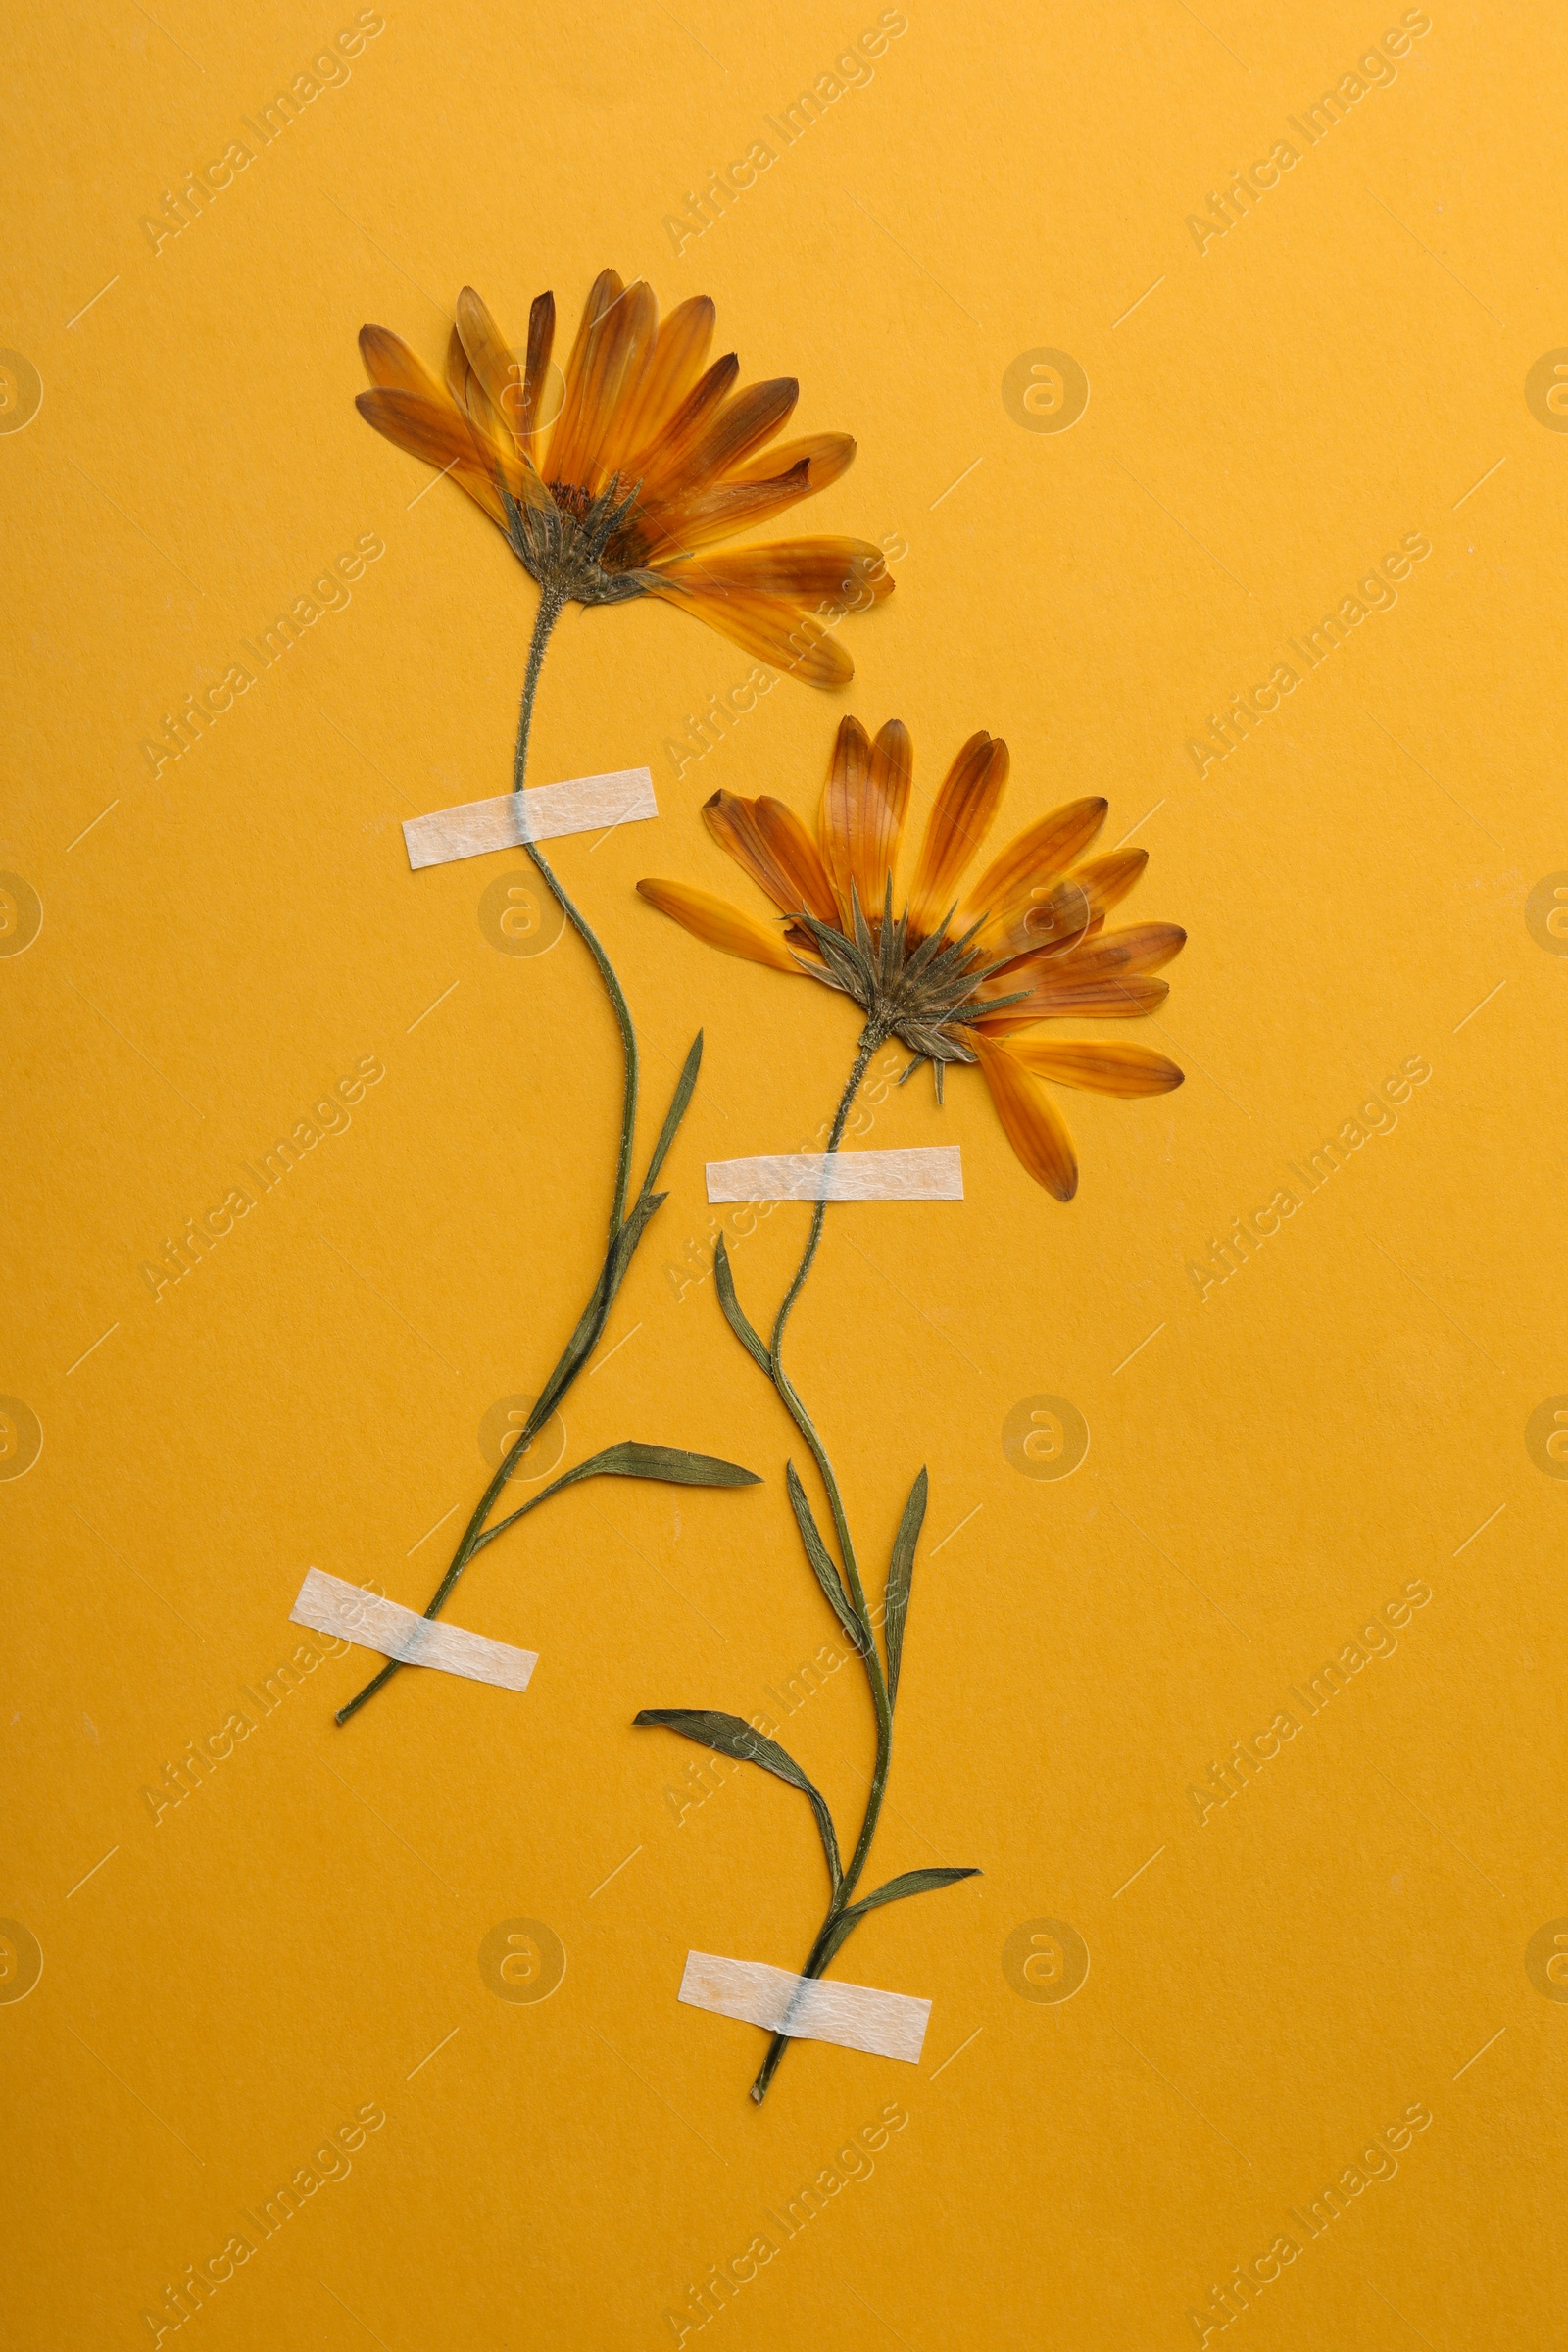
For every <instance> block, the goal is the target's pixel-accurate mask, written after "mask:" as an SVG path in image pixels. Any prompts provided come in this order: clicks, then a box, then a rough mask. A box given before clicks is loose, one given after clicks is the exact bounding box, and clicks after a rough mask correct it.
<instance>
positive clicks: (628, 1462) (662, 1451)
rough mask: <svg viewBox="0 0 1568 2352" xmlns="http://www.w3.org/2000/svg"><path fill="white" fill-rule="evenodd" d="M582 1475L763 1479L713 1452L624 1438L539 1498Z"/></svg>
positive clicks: (693, 1482)
mask: <svg viewBox="0 0 1568 2352" xmlns="http://www.w3.org/2000/svg"><path fill="white" fill-rule="evenodd" d="M580 1478H655V1479H660V1480H662V1481H663V1483H664V1484H665V1485H667V1486H672V1487H760V1485H761V1483H762V1482H761V1479H760V1477H759V1476H758V1474H757V1472H756V1471H755V1470H743V1469H742V1468H741V1466H740V1464H739V1463H738V1462H721V1461H719V1460H718V1459H717V1457H716V1456H715V1455H713V1454H711V1453H684V1452H682V1450H681V1449H680V1447H679V1446H640V1445H638V1443H637V1442H636V1440H635V1439H632V1438H627V1439H623V1440H622V1442H621V1444H620V1445H618V1446H606V1448H605V1450H604V1452H603V1453H596V1454H592V1455H590V1457H589V1458H588V1460H587V1461H586V1462H579V1463H578V1464H577V1467H576V1469H575V1470H568V1471H567V1472H566V1474H565V1476H564V1478H558V1479H556V1480H555V1481H554V1482H553V1483H552V1484H551V1485H550V1486H548V1487H546V1488H545V1489H544V1491H543V1493H542V1494H541V1495H539V1497H538V1499H539V1501H540V1502H543V1500H544V1498H545V1495H559V1494H560V1492H561V1490H562V1488H563V1487H571V1486H575V1485H576V1483H577V1481H578V1479H580Z"/></svg>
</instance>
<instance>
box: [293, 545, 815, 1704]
mask: <svg viewBox="0 0 1568 2352" xmlns="http://www.w3.org/2000/svg"><path fill="white" fill-rule="evenodd" d="M565 601H566V600H565V599H564V597H563V596H560V595H557V594H555V593H554V592H552V591H549V590H543V591H541V593H540V598H539V611H538V613H537V615H536V617H535V620H534V625H533V636H532V638H531V640H530V641H529V646H528V662H527V667H526V669H525V670H524V672H523V681H522V706H521V709H520V711H519V712H518V715H517V745H516V751H515V755H514V759H513V769H512V780H513V790H514V791H515V792H517V793H520V792H521V791H522V788H523V782H524V778H525V775H526V772H527V766H528V736H529V732H530V730H531V728H532V724H533V705H534V697H535V695H536V694H537V692H538V688H539V672H540V670H541V668H542V667H543V665H544V658H545V648H546V646H547V645H548V644H549V642H550V632H551V630H552V629H553V628H554V627H555V625H556V622H557V621H558V620H559V619H560V618H561V613H562V609H563V607H564V603H565ZM523 847H524V849H525V850H526V851H527V853H528V855H529V857H530V858H532V859H533V862H534V864H535V865H536V866H537V868H538V870H539V873H540V875H541V877H542V879H543V881H544V883H545V885H546V887H547V889H548V890H549V891H550V893H551V895H552V896H553V897H554V899H555V900H556V903H557V905H558V906H559V907H561V910H562V912H563V913H564V915H565V917H566V920H567V921H568V922H569V923H570V924H571V927H572V929H573V930H574V931H575V932H576V934H577V936H578V938H579V939H580V940H581V941H582V943H583V945H584V947H586V949H587V950H588V953H589V955H590V956H592V957H593V959H594V962H595V963H596V965H597V966H598V968H599V976H600V978H601V979H602V980H603V982H604V984H605V993H606V995H607V996H608V997H609V999H610V1002H611V1005H612V1007H613V1011H614V1015H615V1020H616V1023H617V1025H618V1027H619V1029H620V1043H621V1054H622V1058H623V1063H624V1070H625V1084H624V1088H623V1091H622V1097H621V1114H620V1150H619V1153H618V1155H617V1158H616V1164H615V1192H614V1200H613V1204H612V1207H611V1211H610V1248H609V1250H608V1252H607V1254H606V1257H605V1262H604V1265H603V1267H602V1268H601V1270H600V1274H599V1279H598V1281H597V1283H596V1284H595V1285H594V1289H593V1293H592V1295H591V1297H590V1299H589V1300H588V1304H587V1306H586V1307H585V1308H584V1309H583V1313H582V1317H581V1320H580V1321H579V1323H578V1325H577V1329H576V1332H575V1333H574V1334H573V1337H572V1339H571V1341H570V1342H569V1343H568V1344H567V1347H566V1350H565V1353H564V1355H563V1356H562V1358H561V1361H560V1363H559V1364H558V1365H557V1366H556V1369H555V1371H554V1373H553V1374H552V1375H551V1377H550V1379H549V1381H548V1382H547V1383H546V1384H545V1387H544V1388H543V1389H542V1390H541V1392H540V1394H539V1396H538V1397H537V1398H536V1399H535V1402H534V1405H533V1408H532V1410H531V1411H530V1413H529V1415H528V1418H527V1420H526V1421H525V1422H524V1424H523V1426H522V1428H521V1430H520V1431H519V1432H518V1434H517V1438H516V1440H515V1444H514V1446H512V1448H511V1450H510V1451H509V1452H507V1453H506V1454H504V1455H503V1457H502V1461H501V1467H500V1469H499V1470H498V1471H497V1472H496V1474H495V1476H494V1478H493V1479H492V1480H491V1481H490V1484H489V1486H488V1487H486V1489H485V1491H484V1494H483V1495H481V1497H480V1499H479V1504H478V1507H477V1509H476V1510H475V1511H474V1513H473V1516H472V1518H471V1519H470V1520H469V1521H468V1524H467V1526H466V1528H465V1529H464V1532H463V1537H462V1540H461V1542H460V1543H459V1544H458V1548H457V1550H456V1551H455V1552H454V1553H453V1555H452V1561H451V1565H450V1566H449V1567H448V1569H447V1572H446V1574H445V1576H444V1577H443V1578H442V1579H441V1582H440V1584H439V1586H438V1587H437V1589H436V1593H435V1596H434V1598H433V1599H432V1600H431V1602H430V1605H429V1607H428V1608H427V1609H426V1610H425V1612H424V1614H425V1616H426V1617H436V1616H439V1614H440V1612H441V1610H442V1609H443V1608H444V1607H445V1605H446V1602H447V1599H448V1597H449V1595H450V1594H451V1592H452V1588H453V1586H454V1585H455V1584H456V1583H457V1581H458V1579H459V1577H460V1576H461V1575H462V1574H463V1571H464V1570H465V1568H466V1566H467V1565H468V1562H469V1561H470V1560H471V1559H472V1558H473V1556H474V1554H475V1552H477V1551H481V1550H482V1549H483V1548H484V1546H485V1544H488V1543H490V1542H491V1541H492V1539H493V1538H494V1537H496V1536H498V1535H499V1534H500V1533H501V1532H502V1528H503V1527H511V1526H513V1525H515V1522H516V1521H517V1520H518V1519H525V1518H526V1517H527V1515H528V1513H529V1512H530V1511H531V1510H532V1509H533V1507H534V1503H533V1502H527V1503H524V1504H523V1505H522V1506H521V1508H520V1509H519V1510H515V1511H514V1512H513V1513H512V1514H511V1516H510V1517H509V1518H507V1519H505V1520H503V1521H502V1523H501V1526H499V1527H493V1528H490V1529H488V1530H487V1529H486V1527H485V1521H486V1519H487V1518H488V1517H489V1515H490V1512H491V1510H492V1509H493V1508H494V1505H495V1501H496V1497H497V1495H499V1494H500V1493H501V1490H502V1488H503V1487H504V1486H505V1485H506V1483H507V1480H508V1478H509V1477H510V1476H511V1473H512V1469H513V1465H514V1463H515V1461H517V1460H519V1459H520V1458H521V1455H522V1453H523V1451H524V1449H525V1448H526V1447H527V1446H528V1445H529V1444H530V1443H531V1441H532V1440H533V1439H534V1438H535V1437H537V1435H538V1433H539V1431H540V1430H541V1429H542V1428H543V1427H544V1425H545V1423H546V1422H547V1421H548V1420H549V1418H550V1416H551V1414H552V1413H553V1412H554V1411H555V1409H556V1407H557V1405H558V1404H559V1403H560V1402H561V1399H562V1397H564V1395H565V1394H566V1391H567V1390H568V1389H569V1388H570V1386H571V1384H572V1382H573V1381H574V1380H575V1379H576V1377H577V1374H578V1373H579V1372H580V1371H581V1369H582V1367H583V1365H584V1364H585V1363H586V1362H587V1360H588V1357H589V1356H590V1355H591V1354H592V1352H593V1349H594V1348H595V1346H596V1345H597V1344H598V1340H599V1335H600V1332H601V1331H602V1330H603V1328H604V1322H605V1317H606V1315H608V1313H609V1311H610V1303H611V1299H613V1296H614V1293H615V1291H616V1290H617V1289H618V1288H619V1282H620V1279H621V1277H623V1276H624V1273H625V1269H626V1266H627V1264H628V1263H629V1262H630V1258H631V1253H632V1251H633V1250H635V1249H636V1247H637V1243H638V1241H639V1240H640V1239H641V1238H642V1233H643V1230H644V1226H645V1225H646V1222H647V1214H648V1213H651V1212H645V1211H644V1203H645V1202H646V1201H649V1200H650V1199H653V1198H654V1197H653V1196H651V1195H650V1194H649V1192H648V1188H647V1186H646V1185H645V1186H644V1188H643V1195H642V1198H641V1199H640V1200H639V1201H638V1203H637V1206H636V1208H634V1209H633V1211H632V1216H631V1218H630V1219H628V1218H627V1216H626V1197H627V1193H628V1191H629V1189H630V1185H631V1154H632V1142H633V1138H634V1135H635V1131H636V1125H637V1034H636V1031H635V1030H634V1029H633V1027H632V1019H631V1012H630V1009H629V1007H628V1005H627V1004H626V999H625V995H624V992H623V991H622V989H621V985H620V982H619V981H618V980H617V979H616V977H615V973H614V970H613V966H612V964H611V961H610V957H609V956H607V955H606V953H605V951H604V948H603V946H602V945H601V943H600V941H599V939H598V938H597V936H596V935H595V933H594V931H593V930H592V928H591V926H590V925H589V923H588V921H587V918H586V917H585V916H584V915H583V914H582V913H581V911H580V910H579V908H578V907H576V906H575V905H574V904H573V903H572V901H571V899H570V898H569V896H568V895H567V893H566V892H565V891H564V889H563V888H562V885H561V883H560V882H559V881H558V880H557V878H556V875H555V873H554V872H553V871H552V869H551V867H550V864H549V862H548V860H547V859H546V858H545V857H544V854H543V852H542V851H541V850H540V849H539V848H538V846H537V845H536V844H535V843H534V842H531V841H528V842H524V844H523ZM858 1083H859V1080H858V1078H857V1080H856V1084H857V1085H858ZM848 1107H849V1105H848V1102H846V1103H845V1109H846V1112H847V1111H848ZM840 1124H841V1127H842V1121H841V1122H840ZM657 1204H658V1203H657V1199H655V1200H654V1205H655V1206H657ZM639 1212H643V1213H642V1214H641V1215H639ZM818 1229H820V1227H818ZM812 1247H813V1249H814V1247H815V1243H814V1240H813V1243H812ZM607 1294H608V1296H607ZM544 1499H545V1497H544V1495H536V1496H535V1498H534V1501H535V1502H543V1501H544ZM402 1667H403V1660H402V1659H401V1658H391V1659H389V1660H388V1661H387V1663H386V1665H384V1666H383V1667H382V1668H381V1671H380V1673H379V1674H377V1675H374V1676H372V1678H371V1679H370V1681H369V1682H368V1683H367V1684H366V1686H365V1689H364V1690H363V1691H359V1692H358V1693H357V1695H356V1696H355V1697H353V1698H351V1699H350V1700H349V1702H348V1705H347V1706H346V1707H340V1708H339V1709H338V1712H337V1718H336V1720H337V1722H338V1723H339V1724H345V1723H347V1722H348V1720H349V1718H350V1716H351V1715H357V1714H358V1713H359V1711H360V1709H361V1707H363V1706H364V1704H365V1702H366V1700H367V1699H368V1698H373V1697H374V1695H375V1693H376V1691H379V1690H380V1689H381V1688H382V1686H383V1684H386V1683H389V1682H390V1681H391V1680H392V1677H393V1676H394V1675H395V1674H397V1673H400V1672H401V1670H402Z"/></svg>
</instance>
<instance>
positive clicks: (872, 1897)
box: [813, 1870, 981, 1975]
mask: <svg viewBox="0 0 1568 2352" xmlns="http://www.w3.org/2000/svg"><path fill="white" fill-rule="evenodd" d="M980 1875H981V1874H980V1872H979V1871H978V1870H907V1871H905V1872H904V1873H903V1874H902V1876H901V1877H899V1878H896V1879H889V1881H888V1883H887V1885H886V1886H885V1887H877V1888H876V1889H875V1891H874V1892H873V1893H871V1894H863V1895H861V1897H860V1899H859V1901H858V1903H851V1904H849V1905H848V1906H847V1908H846V1909H844V1910H843V1911H841V1912H840V1913H839V1915H838V1917H837V1919H836V1920H835V1921H834V1922H833V1925H832V1926H831V1927H830V1928H829V1930H828V1932H827V1934H826V1936H825V1937H824V1938H823V1940H822V1943H821V1944H820V1946H819V1947H818V1950H817V1952H816V1954H815V1955H813V1956H814V1957H815V1958H816V1961H817V1972H816V1973H817V1974H818V1975H820V1974H821V1972H822V1970H823V1969H825V1968H826V1967H827V1965H828V1963H829V1961H830V1960H831V1959H832V1958H833V1956H834V1954H835V1953H836V1952H837V1951H838V1950H839V1949H840V1947H841V1945H843V1944H845V1943H846V1942H848V1940H849V1938H850V1936H852V1935H853V1934H854V1933H855V1930H856V1929H857V1928H858V1926H859V1924H860V1922H861V1920H862V1919H864V1917H865V1915H866V1913H867V1912H868V1911H875V1910H876V1909H877V1908H878V1907H879V1905H881V1904H883V1903H901V1902H903V1900H904V1898H905V1896H906V1895H907V1894H928V1893H930V1892H931V1891H932V1889H933V1888H935V1887H951V1886H953V1885H954V1884H955V1882H956V1880H958V1879H977V1878H979V1877H980Z"/></svg>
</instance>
